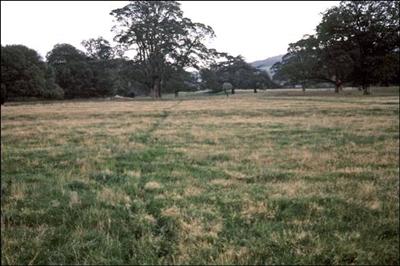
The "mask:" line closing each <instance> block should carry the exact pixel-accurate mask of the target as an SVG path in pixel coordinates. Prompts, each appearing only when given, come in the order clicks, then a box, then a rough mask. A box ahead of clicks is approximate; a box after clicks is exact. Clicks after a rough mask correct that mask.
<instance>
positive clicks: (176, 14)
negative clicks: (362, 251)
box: [111, 1, 214, 98]
mask: <svg viewBox="0 0 400 266" xmlns="http://www.w3.org/2000/svg"><path fill="white" fill-rule="evenodd" d="M111 15H113V16H114V17H115V19H116V22H117V25H115V26H114V27H113V31H114V32H115V34H116V35H115V37H114V40H115V41H116V42H118V43H119V44H120V47H122V49H124V50H130V49H131V50H134V51H135V52H136V55H135V58H134V60H135V61H136V62H137V63H138V64H139V65H140V66H141V68H140V69H141V70H142V78H143V80H142V82H143V83H144V84H145V85H146V86H147V88H148V89H149V90H150V91H151V92H152V95H153V96H154V97H156V98H157V97H161V91H162V85H163V83H164V80H166V79H168V78H169V77H168V75H167V70H168V68H174V69H175V70H178V69H183V68H185V67H195V68H198V67H199V64H200V62H201V61H206V60H207V59H209V58H210V56H211V55H213V52H214V50H210V49H208V48H207V47H206V46H205V45H204V43H203V42H204V40H206V39H207V38H212V37H214V31H213V30H212V28H211V27H210V26H206V25H204V24H201V23H195V22H192V21H191V20H190V19H189V18H186V17H184V16H183V12H182V10H181V9H180V4H179V3H178V2H176V1H132V2H130V3H129V4H128V5H126V6H125V7H123V8H119V9H115V10H113V11H112V12H111Z"/></svg>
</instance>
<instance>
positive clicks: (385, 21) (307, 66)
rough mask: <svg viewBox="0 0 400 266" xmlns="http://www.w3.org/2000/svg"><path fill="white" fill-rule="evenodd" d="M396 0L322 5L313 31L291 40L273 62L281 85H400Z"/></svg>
mask: <svg viewBox="0 0 400 266" xmlns="http://www.w3.org/2000/svg"><path fill="white" fill-rule="evenodd" d="M399 45H400V30H399V2H398V1H342V2H341V3H340V5H339V6H338V7H333V8H330V9H328V10H327V11H326V12H325V13H324V14H323V18H322V21H321V22H320V23H319V25H318V26H317V28H316V34H315V35H306V36H305V37H304V38H303V39H301V40H299V41H297V42H295V43H291V44H290V45H289V48H288V52H287V54H286V55H285V56H284V57H283V59H282V61H281V62H278V63H276V64H275V65H274V66H273V68H272V69H273V71H274V72H275V75H274V80H275V81H280V82H284V83H286V84H301V85H302V86H303V88H304V87H305V86H306V85H307V84H310V83H313V82H328V83H331V84H333V85H334V86H335V92H337V93H338V92H339V91H340V89H341V87H342V85H343V84H349V85H351V86H358V87H359V88H360V89H362V90H363V92H364V94H369V89H368V88H369V87H370V86H371V85H383V86H385V85H390V84H392V85H393V84H397V85H398V84H400V76H399V73H400V71H399V53H400V47H399Z"/></svg>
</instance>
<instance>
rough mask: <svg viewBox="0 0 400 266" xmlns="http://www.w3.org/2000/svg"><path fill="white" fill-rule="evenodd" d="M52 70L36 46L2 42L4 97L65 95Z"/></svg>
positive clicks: (2, 84) (2, 85) (3, 99)
mask: <svg viewBox="0 0 400 266" xmlns="http://www.w3.org/2000/svg"><path fill="white" fill-rule="evenodd" d="M52 71H53V70H52V69H51V67H49V66H47V65H46V63H45V62H44V61H43V60H42V58H41V57H40V55H39V54H38V53H37V52H36V51H35V50H33V49H30V48H28V47H26V46H23V45H7V46H5V47H3V46H2V47H1V87H2V101H6V100H7V99H8V98H15V97H38V98H40V97H48V98H52V97H53V96H54V97H57V98H58V97H62V96H61V95H62V91H61V90H60V88H59V87H58V86H57V85H56V84H55V82H54V73H53V72H52Z"/></svg>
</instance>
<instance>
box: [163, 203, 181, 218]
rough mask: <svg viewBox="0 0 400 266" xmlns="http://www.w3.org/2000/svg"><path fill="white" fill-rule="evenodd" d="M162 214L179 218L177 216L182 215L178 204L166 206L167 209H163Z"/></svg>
mask: <svg viewBox="0 0 400 266" xmlns="http://www.w3.org/2000/svg"><path fill="white" fill-rule="evenodd" d="M161 215H162V216H165V217H174V218H177V217H180V216H181V213H180V210H179V208H177V207H176V206H172V207H170V208H165V209H163V210H162V211H161Z"/></svg>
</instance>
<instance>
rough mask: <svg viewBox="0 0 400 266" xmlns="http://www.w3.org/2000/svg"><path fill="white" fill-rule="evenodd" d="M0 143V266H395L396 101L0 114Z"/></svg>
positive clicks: (256, 100) (351, 97) (318, 99)
mask: <svg viewBox="0 0 400 266" xmlns="http://www.w3.org/2000/svg"><path fill="white" fill-rule="evenodd" d="M289 94H290V93H289ZM344 94H346V93H344ZM167 98H168V97H167ZM1 129H2V131H1V145H2V149H1V152H2V154H1V165H2V167H1V176H2V182H1V184H2V198H1V207H2V224H1V234H2V238H1V241H2V243H1V244H2V249H1V262H2V263H3V264H167V263H168V264H171V263H172V264H399V263H400V260H399V248H398V247H399V196H398V195H399V194H398V193H399V180H398V175H399V150H398V147H399V98H398V93H397V94H395V96H393V94H392V96H390V95H389V94H387V93H386V94H385V93H384V94H382V95H381V96H379V95H375V96H368V97H362V96H360V95H358V94H357V93H353V94H350V93H348V94H347V95H339V96H336V95H335V96H332V95H330V93H326V95H321V93H320V92H318V93H315V95H313V93H312V92H306V95H300V94H299V95H298V96H296V95H285V94H282V93H281V92H279V93H276V94H274V93H270V92H259V93H258V94H250V93H241V92H238V94H236V95H234V96H230V97H228V98H226V97H225V96H215V97H208V96H207V97H199V98H190V97H183V98H181V99H178V100H173V99H168V100H165V101H155V102H153V101H141V100H138V101H128V102H113V101H110V102H106V101H78V102H72V101H69V102H68V101H67V102H54V103H46V104H40V103H36V104H27V103H25V104H11V105H6V106H5V107H4V106H2V107H1Z"/></svg>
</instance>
